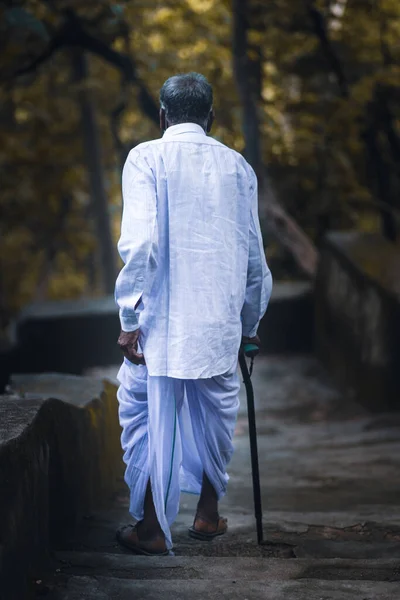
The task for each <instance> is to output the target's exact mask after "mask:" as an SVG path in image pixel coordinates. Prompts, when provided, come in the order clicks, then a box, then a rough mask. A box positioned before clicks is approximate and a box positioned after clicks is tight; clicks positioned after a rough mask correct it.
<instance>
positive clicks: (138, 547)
mask: <svg viewBox="0 0 400 600" xmlns="http://www.w3.org/2000/svg"><path fill="white" fill-rule="evenodd" d="M127 530H130V535H132V533H134V534H135V538H136V539H135V541H131V539H127V538H126V537H124V532H126V531H127ZM116 538H117V542H118V543H119V544H121V546H123V547H124V548H127V549H128V550H130V551H131V552H133V553H134V554H141V555H144V556H168V555H169V550H164V551H161V552H151V551H150V550H146V548H145V547H144V546H143V544H141V543H140V540H139V536H138V534H137V524H136V525H124V527H121V528H120V529H118V531H117V533H116Z"/></svg>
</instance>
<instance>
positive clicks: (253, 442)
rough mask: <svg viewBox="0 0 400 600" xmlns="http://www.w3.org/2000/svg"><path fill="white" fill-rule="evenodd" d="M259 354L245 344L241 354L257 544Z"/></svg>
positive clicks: (260, 530)
mask: <svg viewBox="0 0 400 600" xmlns="http://www.w3.org/2000/svg"><path fill="white" fill-rule="evenodd" d="M258 352H259V349H258V346H256V345H255V344H244V345H243V346H242V347H241V349H240V352H239V365H240V370H241V371H242V375H243V383H244V385H245V388H246V396H247V413H248V418H249V437H250V453H251V472H252V476H253V496H254V516H255V518H256V525H257V543H258V544H262V542H263V526H262V507H261V487H260V470H259V466H258V448H257V427H256V411H255V408H254V391H253V384H252V383H251V373H252V370H253V360H254V357H255V356H257V354H258ZM246 357H248V358H251V366H250V371H249V368H248V366H247V362H246Z"/></svg>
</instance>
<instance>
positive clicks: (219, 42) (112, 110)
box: [0, 0, 400, 329]
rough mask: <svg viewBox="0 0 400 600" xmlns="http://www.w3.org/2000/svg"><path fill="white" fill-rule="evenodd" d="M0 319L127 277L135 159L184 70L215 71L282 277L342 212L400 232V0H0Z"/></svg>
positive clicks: (220, 133) (229, 133) (222, 110)
mask: <svg viewBox="0 0 400 600" xmlns="http://www.w3.org/2000/svg"><path fill="white" fill-rule="evenodd" d="M0 28H1V32H0V33H1V35H0V50H1V59H0V78H1V82H0V102H1V109H0V174H1V198H0V223H1V225H0V235H1V237H0V298H1V300H0V303H1V304H0V318H1V324H0V328H3V329H4V328H5V327H6V325H7V324H8V322H9V321H10V319H11V318H12V317H13V316H14V315H15V314H16V313H17V311H18V310H19V309H20V308H21V307H22V306H23V305H24V304H25V303H27V302H30V301H32V300H43V299H46V298H51V299H58V298H68V297H76V296H82V295H96V294H100V293H111V292H112V288H113V285H114V279H115V276H116V273H117V270H118V263H117V256H116V250H115V245H116V239H117V236H118V226H119V217H120V206H121V200H120V173H121V167H122V164H123V162H124V160H125V157H126V155H127V153H128V151H129V149H130V148H131V147H132V146H133V145H135V144H137V143H139V142H141V141H143V140H146V139H149V138H152V137H157V136H158V135H159V130H158V125H157V121H158V116H157V113H158V91H159V88H160V86H161V85H162V83H163V82H164V80H165V79H166V78H167V77H169V76H170V75H172V74H175V73H178V72H187V71H200V72H202V73H204V75H206V76H207V77H208V79H209V80H210V82H211V83H212V85H213V86H214V92H215V109H216V113H217V121H216V124H215V127H214V129H213V135H214V136H215V137H216V138H218V139H219V140H221V141H222V142H224V143H226V144H227V145H230V146H232V147H233V148H235V149H236V150H238V151H240V152H243V153H244V154H245V156H246V157H247V158H248V160H249V161H250V162H251V163H252V164H253V166H254V168H255V169H256V171H257V174H258V176H259V181H260V213H261V216H262V220H263V226H264V230H265V234H266V236H267V238H268V241H269V243H270V260H271V261H272V263H273V266H274V267H275V268H274V271H275V275H276V276H277V277H299V276H304V277H313V274H314V272H315V266H316V261H317V248H318V245H319V243H320V241H321V238H322V236H323V235H324V233H325V232H326V231H327V230H328V229H348V228H357V229H361V230H379V231H381V232H382V235H384V236H385V237H386V238H387V239H389V240H390V241H392V242H395V240H396V238H397V228H398V215H399V210H400V194H399V192H400V169H399V163H400V137H399V136H400V133H399V117H400V111H399V98H400V77H399V75H400V67H399V59H400V44H399V39H400V4H399V3H398V1H397V0H271V1H269V2H264V1H263V0H232V1H231V0H180V1H178V0H164V1H163V2H160V1H156V0H146V2H143V1H142V2H139V1H138V0H126V1H121V2H119V3H116V2H111V1H106V0H100V1H93V0H87V1H85V2H82V1H78V0H58V1H55V0H54V1H51V0H47V1H39V0H21V1H20V2H16V1H13V2H11V1H10V2H3V3H2V4H1V8H0Z"/></svg>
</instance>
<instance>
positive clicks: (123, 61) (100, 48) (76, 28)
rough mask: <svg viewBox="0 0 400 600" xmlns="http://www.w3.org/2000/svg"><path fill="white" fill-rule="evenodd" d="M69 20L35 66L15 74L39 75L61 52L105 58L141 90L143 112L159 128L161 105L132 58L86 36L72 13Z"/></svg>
mask: <svg viewBox="0 0 400 600" xmlns="http://www.w3.org/2000/svg"><path fill="white" fill-rule="evenodd" d="M66 18H67V20H66V22H65V23H64V24H63V25H62V26H61V27H60V29H59V31H58V32H57V33H56V35H55V36H54V38H53V39H52V40H51V42H50V44H49V46H48V47H47V48H46V50H45V51H44V52H43V53H42V54H41V55H40V56H38V57H37V58H36V59H35V60H34V61H33V62H32V63H30V64H29V65H27V66H26V67H23V68H22V69H19V70H18V71H17V72H16V73H15V74H16V75H17V76H20V75H26V74H28V73H32V72H34V71H36V69H37V68H38V67H39V66H40V65H41V64H43V63H44V62H46V61H47V60H49V59H50V58H51V57H52V56H53V55H54V54H55V53H56V52H58V51H59V50H61V49H62V48H68V47H70V48H71V47H79V48H81V49H82V50H86V51H87V52H91V53H92V54H95V55H96V56H99V57H100V58H103V59H104V60H105V61H106V62H108V63H109V64H111V65H113V66H114V67H115V68H117V69H118V70H119V71H121V73H122V75H123V77H124V79H125V81H126V82H127V83H129V84H132V85H136V86H137V87H138V89H139V104H140V108H141V109H142V111H143V112H144V114H145V115H146V116H147V117H148V118H149V119H150V120H151V121H153V122H154V123H157V124H158V105H157V103H156V102H155V101H154V99H153V97H152V95H151V94H150V92H149V91H148V89H147V87H146V86H145V85H144V83H143V82H142V80H141V79H140V77H139V76H138V74H137V71H136V65H135V64H134V62H133V60H132V58H131V57H130V56H128V55H127V54H123V53H121V52H117V51H116V50H114V49H113V48H110V46H108V45H107V44H106V43H105V42H103V41H102V40H100V39H98V38H95V37H94V36H92V35H91V34H89V33H87V31H85V29H84V28H83V26H82V23H81V21H80V19H79V18H78V17H77V16H76V15H75V14H74V13H73V12H72V11H68V13H67V14H66Z"/></svg>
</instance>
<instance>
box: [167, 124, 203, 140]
mask: <svg viewBox="0 0 400 600" xmlns="http://www.w3.org/2000/svg"><path fill="white" fill-rule="evenodd" d="M181 133H200V134H203V135H206V132H205V131H204V129H203V128H202V127H201V126H200V125H197V123H179V125H171V126H170V127H168V129H167V130H166V131H165V132H164V135H163V137H164V138H169V137H173V136H175V135H181Z"/></svg>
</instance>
